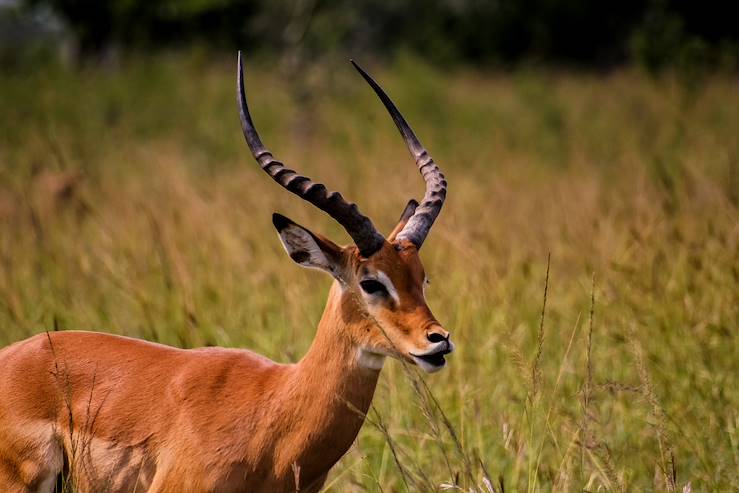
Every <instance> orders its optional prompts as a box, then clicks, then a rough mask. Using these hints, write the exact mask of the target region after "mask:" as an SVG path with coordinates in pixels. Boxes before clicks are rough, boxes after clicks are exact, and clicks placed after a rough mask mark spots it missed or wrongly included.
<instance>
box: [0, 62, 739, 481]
mask: <svg viewBox="0 0 739 493" xmlns="http://www.w3.org/2000/svg"><path fill="white" fill-rule="evenodd" d="M370 65H371V64H370ZM273 67H274V65H273V64H272V63H269V61H268V60H247V61H246V71H247V72H246V77H247V82H248V87H247V90H248V92H249V97H250V101H251V102H252V103H251V104H252V107H253V108H252V109H253V113H254V117H255V120H256V122H257V124H258V126H259V128H260V130H261V132H262V134H263V138H264V140H265V142H266V143H267V144H268V145H269V146H270V147H271V148H272V150H273V151H274V152H275V153H276V155H278V156H279V157H280V158H281V159H283V160H284V161H285V162H286V163H287V164H288V165H293V166H295V167H298V168H299V169H300V170H301V171H304V172H305V173H306V174H308V175H310V176H313V177H315V178H318V179H320V180H322V181H324V182H326V183H328V184H329V185H330V186H331V187H333V188H335V189H338V190H341V191H342V192H343V193H344V194H345V195H346V196H348V197H351V198H352V200H355V201H357V202H358V203H359V204H360V206H361V208H362V210H363V211H364V212H366V213H367V214H369V215H370V216H371V217H372V218H373V219H374V220H375V222H376V224H378V226H380V227H382V228H383V229H384V230H385V231H388V230H389V229H390V228H391V227H392V224H393V221H394V220H395V219H396V218H397V215H398V213H399V212H400V210H401V209H402V207H403V205H404V204H405V202H406V200H407V199H408V198H410V197H411V196H416V197H417V198H418V197H419V196H420V195H421V193H422V183H421V179H420V178H419V177H418V175H417V171H416V170H415V168H414V166H413V164H412V162H411V160H410V159H409V157H408V156H407V152H406V151H405V150H404V148H403V146H402V142H401V141H400V139H399V137H398V136H397V135H396V131H395V129H394V128H393V126H392V124H391V122H390V121H389V118H388V117H387V115H385V114H384V112H383V111H384V110H383V109H382V107H381V105H380V104H379V103H378V102H377V101H376V100H375V98H374V96H373V95H372V94H371V91H369V90H368V88H367V87H365V85H364V84H363V82H362V81H361V80H360V78H359V77H358V76H357V75H356V74H354V73H353V71H352V70H351V67H350V66H349V65H348V64H346V65H345V66H343V65H342V66H322V67H316V68H315V69H313V70H311V71H310V72H309V73H307V74H306V75H305V77H301V78H299V80H289V79H288V78H287V77H284V75H283V74H281V73H280V72H279V71H277V70H274V69H273ZM372 68H374V69H375V70H373V72H374V73H375V75H376V76H377V77H378V78H379V79H380V80H381V81H382V82H383V83H384V85H385V86H386V88H387V89H388V91H389V92H390V93H391V94H392V95H393V97H394V99H396V101H397V103H398V105H399V106H400V107H401V109H402V110H403V111H404V113H405V114H406V116H407V117H408V118H409V120H410V121H411V123H412V125H413V126H414V129H415V130H416V131H417V133H418V134H419V136H420V137H421V139H422V140H423V142H424V143H425V144H426V145H427V147H428V148H429V149H430V151H431V152H432V154H433V155H434V157H435V159H436V161H437V162H438V163H440V165H441V166H442V168H443V169H444V171H445V172H446V174H447V177H448V179H449V183H450V187H449V199H448V201H447V204H446V206H445V209H444V211H443V213H442V215H441V216H440V218H439V221H438V223H437V225H436V226H435V227H434V230H433V232H432V234H431V235H430V237H429V240H428V241H427V243H426V244H425V246H424V249H423V251H422V257H423V258H424V261H425V264H426V268H427V271H428V273H429V275H430V277H431V280H432V284H431V287H430V289H429V291H428V297H429V303H430V305H431V307H432V309H433V310H434V312H435V314H436V315H437V317H438V318H439V319H440V320H441V321H442V322H443V323H444V325H445V327H447V328H448V329H450V330H451V332H452V334H453V337H454V339H455V342H456V344H457V348H458V350H457V351H456V352H455V353H454V354H453V355H452V357H451V358H450V359H449V363H450V364H449V367H448V368H447V369H446V370H445V371H444V372H442V373H439V374H435V375H432V376H426V377H423V376H421V375H419V374H417V373H416V372H415V371H413V370H411V371H408V370H409V368H405V367H404V366H403V365H401V364H400V363H397V362H391V363H389V364H387V365H386V367H385V370H384V371H383V375H382V378H381V381H380V384H379V387H378V390H377V393H376V398H375V401H374V407H373V409H372V410H371V412H370V414H369V416H368V421H367V423H366V425H365V426H364V428H363V430H362V432H361V433H360V436H359V438H358V440H357V443H356V445H355V446H354V447H353V448H352V449H351V451H350V452H349V453H348V454H347V455H346V457H345V458H344V459H343V460H342V461H341V462H340V463H339V464H338V465H337V466H336V467H335V468H334V470H333V471H332V474H331V476H330V478H329V481H328V482H327V486H328V488H327V489H329V490H330V491H385V492H390V491H434V490H437V491H440V490H444V489H449V490H457V489H459V490H462V491H478V492H489V491H495V492H502V491H574V490H588V491H596V490H609V491H610V490H615V491H635V490H659V491H676V490H677V491H684V489H685V488H688V489H690V488H694V489H695V491H728V490H731V489H737V488H739V478H738V477H737V471H738V470H739V448H738V447H739V445H738V444H739V438H737V431H736V430H737V424H738V423H739V415H738V414H737V409H739V392H737V388H739V387H738V384H739V382H738V381H737V374H739V365H738V364H737V350H736V348H737V337H736V334H737V325H738V321H739V297H738V294H739V289H737V284H738V280H739V241H738V240H739V227H738V226H737V225H738V224H739V214H738V211H737V206H738V204H739V193H738V192H737V191H739V174H738V173H737V165H738V163H739V139H737V138H736V136H737V135H739V111H737V108H739V92H737V91H736V87H737V86H736V80H729V79H721V78H715V79H710V78H709V79H707V80H705V81H704V82H703V83H702V84H701V85H698V86H690V87H689V88H684V87H682V86H681V85H680V84H679V83H677V82H676V81H675V80H673V79H671V78H670V77H665V78H663V79H659V80H654V79H649V78H646V77H645V76H642V75H641V74H639V73H636V72H631V71H621V72H615V73H611V74H606V75H586V74H572V73H556V72H537V71H520V72H516V73H512V74H502V73H482V72H476V71H472V70H457V71H455V72H454V73H452V74H447V73H442V72H440V71H438V70H436V69H433V68H430V67H428V66H425V65H423V64H422V63H419V62H418V61H416V60H412V59H400V60H398V61H396V62H395V63H393V64H392V65H390V66H387V67H385V68H377V67H372ZM234 72H235V61H234V60H232V59H230V58H228V59H223V60H211V59H209V58H207V57H205V56H202V55H201V56H198V55H190V56H183V55H171V56H159V57H155V58H146V59H137V60H130V61H128V62H126V63H125V64H124V65H123V67H122V69H121V70H119V71H115V72H105V71H98V70H93V69H86V70H83V71H81V72H71V71H68V70H66V69H64V68H62V67H56V66H53V65H52V66H42V67H38V68H37V69H34V70H27V71H24V72H16V73H7V72H2V74H0V94H1V95H2V100H3V103H2V110H0V224H1V226H0V345H5V344H8V343H10V342H12V341H16V340H19V339H22V338H24V337H27V336H29V335H31V334H34V333H38V332H40V331H43V330H47V329H50V328H52V327H53V326H54V324H55V323H56V324H57V326H58V328H59V329H60V330H64V329H73V328H74V329H85V330H104V331H109V332H115V333H121V334H127V335H132V336H137V337H143V338H147V339H150V340H157V341H161V342H164V343H168V344H175V345H178V346H183V347H191V346H199V345H205V344H217V345H224V346H235V347H248V348H251V349H254V350H256V351H258V352H260V353H263V354H265V355H268V356H269V357H271V358H273V359H275V360H278V361H296V360H297V359H299V357H300V356H301V355H302V354H303V353H304V352H305V350H306V349H307V347H308V345H309V343H310V341H311V339H312V337H313V334H314V327H315V326H316V324H317V321H318V319H319V317H320V314H321V311H322V308H323V302H324V300H325V296H326V293H327V290H328V285H329V280H328V279H325V278H323V277H321V276H320V275H319V274H316V273H314V272H310V271H305V270H301V269H299V268H297V267H296V266H295V265H294V264H293V263H292V262H291V261H290V260H289V259H288V258H287V257H286V256H285V255H284V252H283V251H282V249H281V247H280V245H279V243H278V240H277V238H276V235H275V234H274V231H273V229H272V226H271V224H270V220H269V218H270V213H271V212H272V211H275V210H277V211H280V212H283V213H285V214H287V215H289V216H290V217H292V218H293V219H295V220H297V221H299V222H301V223H303V224H305V225H307V226H309V227H310V228H312V229H314V230H316V231H320V232H322V233H325V234H327V235H329V236H331V237H332V238H334V239H336V240H339V241H346V240H347V237H346V236H345V234H344V233H343V232H342V231H341V230H340V228H339V227H338V226H337V225H336V224H334V223H333V222H332V221H331V220H330V219H328V218H327V217H326V216H325V215H323V214H321V213H320V212H319V211H317V210H315V209H314V208H311V207H309V206H308V205H307V204H305V203H303V202H301V201H300V200H299V199H297V198H295V197H293V196H292V195H291V194H289V193H287V192H285V191H283V190H281V189H279V187H277V186H276V185H275V184H274V183H272V182H271V181H270V180H269V179H268V178H267V177H265V176H263V173H262V172H261V171H260V170H259V169H258V167H257V166H256V165H255V164H254V163H253V162H252V160H251V158H250V157H249V156H248V155H247V152H246V149H245V146H244V144H243V139H242V137H241V135H240V129H239V125H238V119H237V116H236V110H235V101H234V99H235V87H234V85H235V80H234V79H235V77H234V75H235V74H234ZM548 259H549V260H548ZM544 300H545V301H544ZM544 307H545V308H544Z"/></svg>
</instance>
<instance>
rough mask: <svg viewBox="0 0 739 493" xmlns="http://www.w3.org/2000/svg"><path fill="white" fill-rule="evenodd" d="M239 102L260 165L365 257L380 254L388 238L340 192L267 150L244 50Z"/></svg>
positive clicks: (248, 140)
mask: <svg viewBox="0 0 739 493" xmlns="http://www.w3.org/2000/svg"><path fill="white" fill-rule="evenodd" d="M236 85H237V87H236V93H237V99H238V104H239V117H240V118H241V129H242V130H243V132H244V138H245V139H246V144H247V145H248V146H249V149H250V150H251V153H252V155H253V156H254V159H256V160H257V162H258V163H259V166H261V168H262V169H263V170H264V171H265V172H266V173H267V174H268V175H269V176H271V177H272V179H273V180H275V181H276V182H277V183H279V184H280V185H282V186H283V187H284V188H286V189H287V190H289V191H290V192H292V193H294V194H295V195H297V196H298V197H300V198H302V199H303V200H306V201H308V202H310V203H311V204H313V205H315V206H316V207H318V208H319V209H321V210H322V211H324V212H325V213H327V214H328V215H329V216H331V217H332V218H334V219H335V220H336V221H337V222H338V223H339V224H341V225H342V226H343V227H344V229H345V230H346V232H347V233H349V236H351V237H352V240H354V243H355V244H356V245H357V247H358V248H359V252H360V253H361V254H362V256H364V257H369V256H371V255H372V254H373V253H375V252H377V251H378V250H379V249H380V248H382V245H383V244H384V242H385V238H384V237H383V236H382V235H381V234H380V233H379V232H378V231H377V229H376V228H375V226H374V225H373V224H372V221H370V219H369V218H368V217H367V216H365V215H363V214H362V213H361V212H359V208H358V207H357V204H354V203H352V202H347V201H346V200H345V199H344V197H342V196H341V194H340V193H339V192H333V191H329V190H327V189H326V187H325V186H324V185H323V184H321V183H316V182H314V181H312V180H311V179H310V178H308V177H307V176H303V175H300V174H298V173H297V172H295V171H294V170H292V169H290V168H286V167H285V166H284V165H283V164H282V163H281V162H280V161H277V160H276V159H275V158H274V157H273V156H272V153H271V152H269V150H267V148H265V147H264V144H262V141H261V139H260V138H259V134H258V133H257V130H256V128H254V123H253V122H252V119H251V115H250V114H249V107H248V106H247V104H246V93H245V91H244V68H243V65H242V62H241V51H239V56H238V74H237V84H236Z"/></svg>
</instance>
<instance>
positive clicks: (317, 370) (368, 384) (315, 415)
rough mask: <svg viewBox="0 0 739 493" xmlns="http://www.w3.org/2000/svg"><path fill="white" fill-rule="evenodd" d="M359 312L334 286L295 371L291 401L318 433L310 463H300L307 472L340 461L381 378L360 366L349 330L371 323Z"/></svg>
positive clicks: (310, 451) (308, 454)
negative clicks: (313, 336) (311, 338)
mask: <svg viewBox="0 0 739 493" xmlns="http://www.w3.org/2000/svg"><path fill="white" fill-rule="evenodd" d="M355 308H356V307H347V306H346V303H342V290H341V287H340V286H339V284H338V283H334V285H333V286H332V288H331V292H330V294H329V297H328V302H327V304H326V309H325V310H324V313H323V316H322V317H321V321H320V323H319V324H318V331H317V333H316V337H315V339H314V341H313V344H312V345H311V347H310V349H309V350H308V352H307V353H306V355H305V356H304V357H303V359H302V360H300V362H299V363H297V364H296V365H295V366H294V368H293V374H292V383H291V387H292V388H291V394H292V396H293V397H292V398H293V399H296V400H297V401H298V402H299V405H297V406H296V409H297V410H298V412H299V413H301V417H300V421H302V422H303V423H304V424H307V423H306V422H309V423H310V424H311V426H310V428H311V429H312V430H313V431H312V432H311V438H310V440H309V441H308V442H309V443H308V445H307V449H306V450H304V451H303V453H302V454H300V455H302V457H303V459H304V460H305V461H307V462H302V463H301V461H300V460H298V462H299V463H301V466H302V467H304V471H305V470H306V469H309V470H310V469H313V470H320V469H322V468H323V467H324V466H328V467H330V466H331V465H333V462H335V461H337V460H338V459H339V458H341V456H342V455H343V454H344V452H345V451H346V450H348V448H349V447H350V446H351V444H352V443H353V442H354V439H355V438H356V436H357V434H358V433H359V429H360V428H361V427H362V423H363V422H364V415H365V414H366V412H367V410H368V409H369V406H370V404H371V402H372V397H373V395H374V392H375V387H376V385H377V379H378V377H379V375H380V372H379V371H378V370H372V369H369V368H363V367H362V366H360V364H359V361H358V358H357V350H358V347H357V344H356V343H355V342H354V341H353V340H352V337H351V333H350V330H351V329H352V326H353V325H354V324H361V323H366V321H364V322H363V320H362V319H361V316H359V315H358V312H357V310H356V309H355ZM318 451H320V453H316V452H318ZM318 462H320V463H318ZM324 462H325V464H324ZM314 468H315V469H314ZM306 472H307V471H306Z"/></svg>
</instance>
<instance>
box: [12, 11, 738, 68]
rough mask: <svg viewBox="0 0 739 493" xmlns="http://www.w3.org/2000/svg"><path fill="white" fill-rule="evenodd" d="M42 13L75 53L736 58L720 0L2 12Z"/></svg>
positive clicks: (508, 60) (704, 62)
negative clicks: (198, 50)
mask: <svg viewBox="0 0 739 493" xmlns="http://www.w3.org/2000/svg"><path fill="white" fill-rule="evenodd" d="M11 4H12V2H11ZM44 13H45V14H46V17H44V15H43V14H44ZM49 13H53V14H54V15H55V16H56V18H57V19H59V20H60V21H61V22H60V26H61V27H62V28H64V32H65V33H66V37H67V38H68V41H69V42H70V43H71V44H72V49H73V51H74V53H75V56H77V57H82V58H86V59H91V58H92V59H96V58H100V57H104V56H106V55H109V54H110V52H111V50H121V49H123V50H124V51H130V50H148V49H150V48H151V47H155V48H157V49H159V48H161V47H162V46H174V47H178V48H181V47H183V46H186V45H189V44H191V43H198V44H205V45H208V46H211V47H218V48H220V49H222V48H224V47H227V48H228V49H229V50H233V47H234V46H241V47H248V48H249V51H250V52H254V51H263V52H265V51H266V52H271V53H280V54H282V53H284V52H285V51H286V50H288V51H290V50H293V51H295V50H297V51H299V52H300V54H301V55H302V56H304V57H308V58H309V59H312V58H315V57H325V56H327V54H337V53H338V54H340V55H341V56H342V57H343V56H346V55H347V54H349V55H351V56H357V57H358V56H360V55H364V56H365V57H366V54H367V53H368V52H369V53H373V54H377V55H394V54H396V53H398V52H399V51H410V52H413V53H416V54H418V55H420V56H422V57H423V58H424V59H426V60H429V61H433V62H435V63H438V64H446V65H448V64H450V63H460V62H470V63H477V64H479V63H487V64H490V63H492V64H497V65H504V66H507V65H510V64H516V63H521V62H537V63H540V62H546V63H549V64H553V63H559V64H561V63H566V64H569V65H574V66H578V67H596V68H603V67H612V66H613V65H615V64H621V63H624V62H627V61H631V62H637V63H639V64H642V65H643V66H645V67H647V68H648V69H650V70H659V69H661V68H664V67H688V66H690V67H694V66H696V65H697V66H699V67H702V68H720V69H728V70H734V69H736V67H737V62H738V60H739V28H737V23H736V22H735V16H733V15H732V5H731V2H724V1H720V0H706V1H703V2H691V1H687V0H646V1H644V0H624V1H618V2H616V1H609V2H592V1H587V0H498V1H484V0H408V1H398V0H269V1H268V0H160V1H156V2H152V1H148V0H108V1H104V2H101V1H97V0H23V1H21V3H20V4H18V7H17V8H16V9H12V11H8V12H7V13H6V14H5V17H9V16H11V17H14V18H15V23H13V22H11V20H9V19H6V21H5V23H6V24H9V25H16V27H17V25H18V24H23V20H24V19H25V21H26V24H29V23H30V25H32V24H33V23H32V22H31V21H30V20H29V19H33V18H35V19H36V20H37V22H38V21H39V19H41V20H42V21H43V22H41V24H42V25H46V26H47V27H48V15H49ZM34 16H35V17H34ZM37 27H38V26H37ZM31 44H33V43H31ZM6 55H9V54H8V53H6Z"/></svg>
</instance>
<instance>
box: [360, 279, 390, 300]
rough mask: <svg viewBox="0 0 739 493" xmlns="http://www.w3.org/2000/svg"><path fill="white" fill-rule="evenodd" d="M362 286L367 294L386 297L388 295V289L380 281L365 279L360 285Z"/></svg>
mask: <svg viewBox="0 0 739 493" xmlns="http://www.w3.org/2000/svg"><path fill="white" fill-rule="evenodd" d="M359 285H360V286H362V291H364V292H365V293H367V294H376V295H382V296H385V295H386V294H387V288H385V285H384V284H382V283H381V282H380V281H375V280H374V279H365V280H364V281H361V282H360V283H359Z"/></svg>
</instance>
